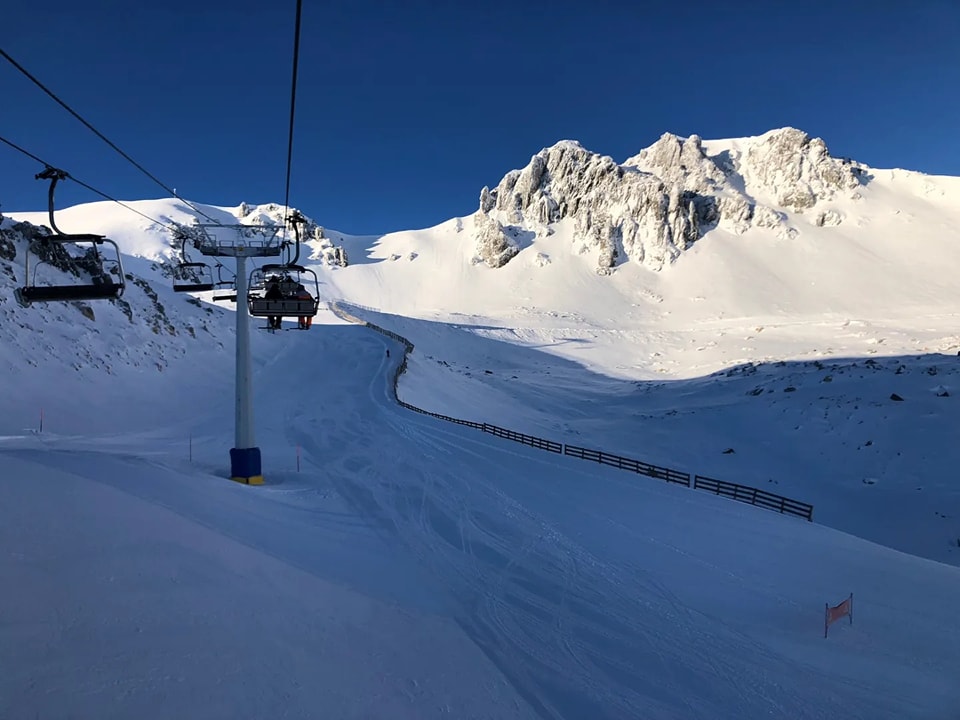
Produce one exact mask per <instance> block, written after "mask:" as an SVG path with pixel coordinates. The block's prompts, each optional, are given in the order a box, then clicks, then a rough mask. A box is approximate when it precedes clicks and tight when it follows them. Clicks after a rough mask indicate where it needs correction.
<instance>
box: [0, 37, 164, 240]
mask: <svg viewBox="0 0 960 720" xmlns="http://www.w3.org/2000/svg"><path fill="white" fill-rule="evenodd" d="M0 52H2V50H0ZM0 142H2V143H5V144H7V145H9V146H10V147H12V148H13V149H14V150H17V151H19V152H21V153H23V154H24V155H26V156H27V157H28V158H30V159H31V160H35V161H36V162H38V163H40V164H41V165H43V166H44V167H48V168H52V167H54V166H53V165H51V164H50V163H48V162H47V161H46V160H42V159H41V158H39V157H37V156H36V155H34V154H33V153H32V152H30V151H29V150H25V149H23V148H22V147H20V146H19V145H17V144H16V143H14V142H11V141H10V140H7V139H6V138H5V137H3V136H2V135H0ZM67 177H69V178H70V179H71V180H73V181H74V182H75V183H76V184H77V185H80V186H81V187H85V188H86V189H87V190H89V191H90V192H92V193H95V194H97V195H99V196H100V197H102V198H104V199H105V200H110V201H111V202H115V203H116V204H117V205H120V206H121V207H124V208H126V209H127V210H129V211H130V212H135V213H136V214H137V215H139V216H140V217H143V218H146V219H147V220H149V221H150V222H152V223H155V224H157V225H159V226H160V227H163V228H167V229H168V230H169V229H171V228H173V227H174V226H173V225H171V224H170V223H165V222H161V221H160V220H157V219H155V218H152V217H150V216H149V215H147V214H146V213H142V212H140V211H139V210H137V209H136V208H133V207H130V206H129V205H127V204H126V203H124V202H123V201H121V200H117V199H116V198H115V197H111V196H110V195H107V193H105V192H103V191H101V190H97V189H96V188H95V187H93V186H92V185H88V184H87V183H85V182H83V181H82V180H80V179H79V178H75V177H74V176H73V175H70V174H69V173H68V174H67Z"/></svg>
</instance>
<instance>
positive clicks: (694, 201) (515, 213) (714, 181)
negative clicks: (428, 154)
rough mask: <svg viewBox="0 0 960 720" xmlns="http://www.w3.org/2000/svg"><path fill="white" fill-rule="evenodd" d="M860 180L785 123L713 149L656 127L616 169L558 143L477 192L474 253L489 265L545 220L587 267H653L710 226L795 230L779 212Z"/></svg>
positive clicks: (544, 228)
mask: <svg viewBox="0 0 960 720" xmlns="http://www.w3.org/2000/svg"><path fill="white" fill-rule="evenodd" d="M719 144H722V142H721V143H719ZM861 184H862V180H861V175H860V172H859V170H858V168H856V167H855V166H854V165H853V164H852V163H851V162H850V161H848V160H840V159H836V158H833V157H832V156H831V155H830V153H829V152H828V151H827V147H826V145H825V143H824V142H823V141H822V140H821V139H819V138H813V139H811V138H810V137H809V136H808V135H807V134H806V133H804V132H802V131H800V130H796V129H794V128H781V129H779V130H774V131H771V132H769V133H766V134H765V135H762V136H759V137H756V138H748V139H745V140H743V141H736V142H734V143H731V148H730V149H728V150H722V151H719V152H715V153H714V154H710V153H709V152H708V150H707V147H705V145H704V142H703V140H702V139H701V138H700V137H699V136H698V135H691V136H690V137H688V138H681V137H679V136H677V135H673V134H671V133H665V134H664V135H662V136H661V137H660V138H659V139H658V140H657V141H656V142H655V143H654V144H653V145H651V146H650V147H648V148H645V149H643V150H641V151H640V153H639V154H637V155H635V156H633V157H631V158H628V159H627V160H626V161H625V162H624V163H623V164H622V165H621V164H618V163H617V162H616V161H614V160H613V159H612V158H610V157H609V156H605V155H600V154H598V153H594V152H591V151H589V150H587V149H586V148H584V147H583V146H582V145H581V144H580V143H578V142H575V141H571V140H563V141H561V142H558V143H556V144H555V145H553V146H551V147H548V148H544V149H543V150H541V151H540V152H538V153H537V154H536V155H534V156H533V157H532V158H531V159H530V162H529V163H528V164H527V165H526V166H525V167H524V168H522V169H520V170H513V171H511V172H509V173H507V174H506V175H505V176H504V177H503V179H502V180H501V181H500V183H499V184H498V185H497V186H496V187H495V188H493V189H490V188H487V187H485V188H483V190H482V191H481V193H480V208H479V210H478V211H477V214H476V216H475V227H476V228H477V238H476V240H477V256H478V259H479V260H480V261H483V262H486V263H487V264H488V265H489V266H491V267H500V266H502V265H503V264H505V263H507V262H509V261H510V259H511V258H513V257H514V256H515V255H516V254H517V253H518V252H519V249H520V248H519V246H518V245H517V244H516V243H515V242H514V241H513V240H512V238H515V237H518V236H520V235H522V234H523V233H524V232H526V233H528V234H529V232H531V231H532V232H533V233H534V234H535V235H536V236H544V235H549V234H552V227H551V226H553V225H554V224H556V223H559V222H561V221H563V220H566V219H571V220H572V221H573V227H574V243H575V245H576V246H578V247H579V250H580V252H583V251H584V250H587V251H589V250H590V249H591V248H593V249H595V250H596V252H597V255H596V257H597V270H598V272H602V273H608V272H610V269H611V268H613V267H615V266H616V265H618V264H620V263H622V262H628V261H631V262H638V263H641V264H643V265H645V266H646V267H649V268H651V269H655V270H658V269H660V268H662V267H663V266H664V264H665V263H668V262H671V261H673V260H674V259H676V258H677V257H679V255H680V254H681V253H682V252H683V251H684V250H686V249H687V248H688V247H690V246H691V245H692V244H693V243H694V242H696V241H697V240H698V239H699V238H700V237H702V235H703V233H705V232H708V231H709V230H711V229H713V228H715V227H721V228H724V229H726V230H729V231H731V232H735V233H738V234H739V233H743V232H746V231H747V230H749V229H750V228H751V227H764V228H777V229H778V231H779V232H781V234H783V235H786V236H792V235H795V234H796V230H795V229H793V228H791V227H789V224H788V213H789V212H803V211H805V210H807V209H809V208H811V207H813V206H814V205H815V204H816V203H817V202H819V201H821V200H827V199H830V198H832V197H833V196H834V195H836V194H837V193H839V192H843V191H851V190H854V189H855V188H857V187H858V186H859V185H861ZM785 211H786V212H785Z"/></svg>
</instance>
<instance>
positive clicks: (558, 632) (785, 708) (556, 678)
mask: <svg viewBox="0 0 960 720" xmlns="http://www.w3.org/2000/svg"><path fill="white" fill-rule="evenodd" d="M388 369H389V368H388V367H387V363H386V362H384V363H383V365H382V371H381V374H379V375H378V376H377V377H375V378H373V380H372V382H371V383H370V385H369V397H370V399H371V400H372V401H373V402H375V403H377V404H378V405H379V406H380V407H379V412H377V413H376V414H373V415H369V416H367V418H368V419H367V420H361V419H360V418H359V417H358V416H353V417H349V418H347V419H340V420H339V421H338V426H337V428H336V430H335V432H334V431H331V432H330V435H331V436H332V435H336V436H340V437H345V436H354V435H355V436H357V437H367V438H376V449H375V455H376V456H377V457H379V458H387V459H388V460H387V462H386V463H377V462H376V461H375V460H374V459H373V455H374V453H371V452H370V450H371V448H366V447H363V446H362V445H360V444H356V445H338V444H337V443H336V442H329V443H323V442H318V441H317V440H316V439H315V438H314V437H313V436H312V435H311V434H310V433H308V432H305V431H304V430H303V429H302V428H301V427H299V426H297V425H292V426H288V428H287V433H288V434H289V435H290V436H291V437H294V438H296V440H297V442H299V443H300V444H301V445H302V446H303V448H304V449H305V451H306V454H307V457H308V458H310V461H311V462H313V463H315V464H316V465H317V466H318V467H319V466H321V465H322V467H323V468H324V472H325V473H327V474H328V477H329V478H330V481H331V482H332V484H333V485H334V487H335V488H336V490H337V492H338V493H339V494H340V495H341V496H342V497H344V498H345V499H346V500H347V501H348V502H349V503H350V505H351V507H353V509H354V510H355V511H357V512H358V514H360V515H362V516H364V517H367V518H369V519H371V520H373V521H375V522H376V524H377V526H378V527H379V528H380V531H381V533H382V534H383V535H384V536H385V538H386V539H387V541H388V542H390V543H395V542H400V543H402V544H403V545H404V546H405V547H406V548H408V549H409V551H410V552H411V553H413V554H414V555H415V556H416V557H417V558H418V560H419V561H420V562H421V563H422V564H423V565H424V566H426V567H428V568H429V569H430V570H431V572H432V573H433V574H434V576H435V577H437V578H438V579H439V580H440V581H441V582H442V583H443V584H444V585H446V587H447V589H448V591H449V593H450V594H451V596H452V597H453V598H454V599H455V601H456V603H457V605H458V611H457V618H456V619H457V621H458V622H459V623H460V625H461V626H462V627H463V628H464V630H465V631H466V632H467V633H468V635H469V636H470V637H471V638H472V639H473V640H474V642H476V643H477V644H478V645H479V646H480V647H481V648H482V649H483V650H484V652H485V653H486V654H487V655H488V656H489V657H490V658H491V659H492V660H493V662H494V663H495V664H496V665H497V667H499V668H500V669H501V671H502V672H503V673H504V674H505V675H506V676H507V677H508V678H510V679H511V681H512V682H513V684H514V686H515V688H516V689H517V690H518V691H519V692H520V693H521V694H522V695H523V696H524V697H525V698H526V699H527V700H528V702H530V704H531V706H533V707H534V708H536V709H537V711H538V713H539V714H540V716H541V717H543V718H563V717H595V718H620V717H645V718H673V717H676V716H677V713H678V712H682V714H683V715H684V716H685V717H690V718H708V717H712V716H713V712H715V709H716V708H717V707H725V708H730V709H731V711H732V712H735V714H741V713H742V714H743V716H748V715H749V716H757V714H758V712H760V708H763V711H762V712H763V713H764V714H772V715H773V716H790V717H797V718H830V717H836V716H837V715H838V714H839V713H840V712H841V711H842V710H843V709H844V708H846V710H844V711H845V712H847V713H848V715H849V712H848V710H849V705H848V704H847V703H839V702H838V703H837V704H836V705H833V704H832V702H831V699H830V693H829V690H828V689H829V688H830V687H832V686H833V685H834V684H835V683H836V682H837V680H836V678H834V677H832V676H828V675H826V674H824V673H822V672H819V671H817V670H815V669H812V668H805V667H803V666H801V665H798V664H797V663H795V662H792V661H790V660H788V659H785V658H783V657H779V656H777V655H776V654H775V653H773V652H772V651H770V650H769V649H768V648H766V647H765V646H763V645H761V644H760V643H758V642H756V641H753V640H751V639H750V638H748V637H746V636H744V635H743V634H742V633H739V632H737V631H736V630H733V629H731V628H729V627H726V626H724V625H723V624H722V623H721V622H720V621H719V620H718V618H715V617H708V616H706V615H704V614H702V613H700V612H698V611H694V610H691V609H689V608H688V607H686V606H685V605H684V604H683V603H682V602H681V601H680V600H679V599H678V598H677V597H676V596H675V595H673V594H672V593H671V592H670V591H669V590H668V589H667V588H666V586H665V585H664V584H662V583H658V582H656V581H654V580H652V579H651V578H650V577H649V576H648V575H647V574H645V573H644V572H643V570H642V569H641V568H640V567H637V566H636V565H625V564H616V563H612V562H609V561H603V560H601V559H600V558H598V557H596V556H595V555H593V554H591V553H589V552H588V551H586V550H585V549H584V548H582V547H580V546H578V545H577V544H576V543H575V542H572V541H571V540H570V539H569V538H568V537H565V536H564V535H563V534H562V533H560V532H558V531H557V530H556V529H554V528H552V527H551V525H550V522H549V520H548V519H545V518H541V517H538V516H537V515H536V514H534V513H533V512H531V511H529V510H528V509H526V508H525V507H523V506H522V505H521V504H519V503H518V502H516V501H514V500H512V499H511V497H510V494H509V484H510V482H509V481H510V479H511V478H510V477H509V476H506V475H505V473H506V471H507V467H506V465H508V463H504V461H503V460H500V461H499V462H496V463H492V462H491V453H490V450H489V446H488V445H486V443H483V442H481V441H479V440H478V439H476V438H475V437H472V436H471V435H470V434H469V432H464V431H461V430H459V429H457V430H452V429H449V428H447V427H445V426H444V425H443V423H442V422H441V421H437V420H434V419H432V418H427V417H425V416H420V415H417V414H415V413H411V412H407V411H405V410H403V409H402V408H400V407H399V406H397V405H394V404H393V401H392V400H391V399H390V397H389V394H390V390H389V379H388V376H389V374H390V373H389V372H388ZM374 418H376V419H377V420H379V421H380V422H378V423H377V424H376V425H373V419H374ZM498 450H499V451H500V453H502V454H504V455H508V456H509V455H517V456H524V457H525V458H526V460H527V461H528V462H529V461H530V460H533V461H542V462H549V461H550V460H551V459H547V458H542V457H539V456H537V455H536V453H537V452H538V451H535V450H527V449H523V450H515V449H514V448H512V447H511V446H510V445H509V444H505V446H503V447H500V448H498ZM464 454H466V455H468V456H471V457H472V458H473V459H474V460H475V461H476V467H477V468H478V470H477V471H475V472H472V473H469V475H465V474H464V473H463V472H462V470H461V471H460V472H455V471H451V470H445V469H444V465H445V462H446V461H447V460H448V459H451V458H453V457H455V456H463V455H464ZM531 454H533V456H532V457H531ZM411 456H418V457H419V458H421V460H422V461H423V463H422V465H421V464H418V465H417V466H414V465H413V464H412V463H409V462H408V461H402V462H401V464H400V465H398V466H392V465H391V463H390V461H389V458H392V457H396V458H402V457H411ZM484 465H487V466H488V467H484ZM490 465H494V467H489V466H490ZM501 466H503V467H501ZM498 479H499V480H506V482H498V481H497V480H498ZM504 486H506V488H507V489H504ZM613 529H614V530H618V531H620V532H622V534H623V535H624V536H625V537H624V539H625V540H626V539H630V536H631V534H633V533H631V532H629V531H628V529H627V528H623V527H620V528H613ZM651 669H655V672H651ZM664 677H669V678H672V682H671V683H668V684H664V682H663V678H664ZM784 677H791V678H792V679H793V682H792V683H790V684H789V685H782V684H781V682H780V681H779V680H768V679H767V678H778V679H779V678H784ZM810 688H819V689H820V690H819V692H820V693H822V694H823V695H826V697H820V698H818V699H817V701H816V702H815V703H811V701H810ZM853 691H855V692H858V693H860V694H861V696H862V697H861V703H860V707H861V709H862V711H863V714H862V715H861V717H863V718H882V717H893V716H892V715H889V714H888V713H889V708H888V707H887V706H886V705H885V704H883V703H880V702H878V701H876V700H875V699H873V696H872V695H871V693H870V692H869V688H867V687H862V688H853ZM850 692H851V688H849V687H848V688H847V689H846V694H847V695H849V693H850ZM678 699H682V703H683V705H684V707H683V709H682V711H681V710H680V709H679V708H678V707H677V702H678Z"/></svg>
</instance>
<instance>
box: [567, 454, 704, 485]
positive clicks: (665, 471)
mask: <svg viewBox="0 0 960 720" xmlns="http://www.w3.org/2000/svg"><path fill="white" fill-rule="evenodd" d="M563 454H564V455H569V456H571V457H575V458H580V459H581V460H591V461H593V462H597V463H600V464H601V465H609V466H610V467H615V468H619V469H620V470H629V471H630V472H635V473H637V474H638V475H646V476H647V477H652V478H656V479H658V480H666V481H667V482H668V483H676V484H677V485H685V486H686V487H690V473H685V472H680V471H679V470H671V469H670V468H665V467H660V466H658V465H651V464H649V463H645V462H641V461H640V460H632V459H631V458H625V457H621V456H620V455H612V454H611V453H608V452H604V451H603V450H587V448H582V447H576V446H574V445H565V446H564V450H563Z"/></svg>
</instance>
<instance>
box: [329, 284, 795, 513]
mask: <svg viewBox="0 0 960 720" xmlns="http://www.w3.org/2000/svg"><path fill="white" fill-rule="evenodd" d="M351 304H353V303H351ZM353 305H354V306H355V307H359V308H361V309H365V310H373V311H374V312H379V311H377V310H374V308H364V307H363V306H362V305H355V304H353ZM330 309H331V310H332V311H333V313H334V314H335V315H337V316H339V317H340V318H342V319H343V320H347V321H348V322H353V323H356V324H358V325H363V326H365V327H368V328H370V329H371V330H375V331H376V332H378V333H380V334H381V335H386V336H387V337H389V338H391V339H393V340H396V341H397V342H398V343H400V344H402V345H403V347H404V350H405V351H404V353H403V360H401V361H400V364H399V365H398V366H397V369H396V372H394V374H393V397H394V400H396V402H397V403H398V404H399V405H400V406H401V407H403V408H406V409H407V410H413V411H414V412H418V413H421V414H422V415H429V416H431V417H435V418H438V419H440V420H445V421H447V422H451V423H456V424H457V425H465V426H467V427H471V428H474V429H476V430H482V431H483V432H485V433H488V434H490V435H495V436H496V437H499V438H504V439H505V440H513V441H514V442H518V443H521V444H523V445H528V446H530V447H533V448H538V449H540V450H546V451H547V452H552V453H558V454H562V455H567V456H569V457H574V458H579V459H581V460H586V461H588V462H595V463H599V464H601V465H608V466H610V467H615V468H618V469H620V470H627V471H629V472H633V473H637V474H638V475H645V476H646V477H651V478H655V479H657V480H664V481H666V482H668V483H674V484H676V485H683V486H684V487H690V484H691V483H690V473H686V472H682V471H680V470H673V469H672V468H667V467H661V466H659V465H651V464H650V463H645V462H643V461H641V460H634V459H632V458H627V457H623V456H621V455H614V454H612V453H608V452H604V451H603V450H590V449H588V448H582V447H577V446H575V445H565V444H563V443H558V442H555V441H553V440H546V439H544V438H539V437H535V436H533V435H526V434H525V433H521V432H516V431H515V430H508V429H507V428H502V427H499V426H497V425H490V424H489V423H480V422H474V421H473V420H462V419H460V418H455V417H450V416H449V415H441V414H440V413H435V412H430V411H429V410H424V409H423V408H419V407H417V406H416V405H411V404H410V403H408V402H404V401H403V400H401V399H400V396H399V394H398V393H397V383H399V381H400V376H401V375H403V373H404V372H406V369H407V356H408V355H409V354H410V353H412V352H413V343H412V342H410V341H409V340H407V339H406V338H405V337H403V336H402V335H398V334H397V333H395V332H393V331H392V330H387V329H386V328H382V327H380V326H379V325H375V324H374V323H372V322H369V321H367V320H362V319H361V318H358V317H357V316H356V315H353V314H351V313H350V312H348V311H347V310H344V309H343V308H342V307H340V304H339V303H337V302H331V303H330ZM693 488H694V489H695V490H705V491H707V492H712V493H713V494H715V495H718V496H720V497H725V498H730V499H731V500H737V501H739V502H745V503H749V504H751V505H754V506H756V507H760V508H766V509H768V510H775V511H777V512H780V513H783V514H785V515H796V516H797V517H802V518H805V519H806V520H808V521H811V522H812V521H813V505H810V504H809V503H805V502H800V501H799V500H791V499H790V498H788V497H784V496H783V495H775V494H774V493H769V492H767V491H766V490H760V489H759V488H755V487H749V486H747V485H740V484H738V483H731V482H726V481H725V480H716V479H714V478H710V477H706V476H705V475H696V476H695V477H694V479H693Z"/></svg>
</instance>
